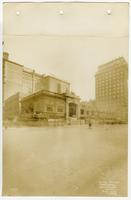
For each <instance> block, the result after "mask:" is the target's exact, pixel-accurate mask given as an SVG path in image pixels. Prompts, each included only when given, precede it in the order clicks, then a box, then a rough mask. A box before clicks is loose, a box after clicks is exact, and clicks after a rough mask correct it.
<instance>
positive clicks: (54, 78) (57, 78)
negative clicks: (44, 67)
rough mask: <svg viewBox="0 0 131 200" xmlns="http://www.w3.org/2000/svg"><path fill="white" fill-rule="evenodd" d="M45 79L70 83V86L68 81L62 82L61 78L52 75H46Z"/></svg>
mask: <svg viewBox="0 0 131 200" xmlns="http://www.w3.org/2000/svg"><path fill="white" fill-rule="evenodd" d="M44 77H45V78H48V77H49V78H53V79H56V80H59V81H61V82H64V83H68V84H70V83H69V82H68V81H65V80H62V79H59V78H57V77H55V76H51V75H45V76H44Z"/></svg>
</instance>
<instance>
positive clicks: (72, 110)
mask: <svg viewBox="0 0 131 200" xmlns="http://www.w3.org/2000/svg"><path fill="white" fill-rule="evenodd" d="M76 106H77V105H76V104H75V103H69V116H70V117H76Z"/></svg>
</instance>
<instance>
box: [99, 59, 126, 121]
mask: <svg viewBox="0 0 131 200" xmlns="http://www.w3.org/2000/svg"><path fill="white" fill-rule="evenodd" d="M95 89H96V103H97V107H98V109H99V110H100V111H104V112H106V113H107V114H110V115H111V114H112V117H115V118H117V119H122V120H127V110H128V64H127V62H126V61H125V59H124V58H123V57H120V58H117V59H115V60H113V61H111V62H108V63H106V64H104V65H101V66H99V67H98V71H97V73H96V75H95Z"/></svg>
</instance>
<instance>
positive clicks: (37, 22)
mask: <svg viewBox="0 0 131 200" xmlns="http://www.w3.org/2000/svg"><path fill="white" fill-rule="evenodd" d="M108 9H110V10H111V11H112V12H111V15H108V14H107V12H106V11H107V10H108ZM61 10H62V11H63V14H62V15H61V14H60V11H61ZM16 13H17V14H16ZM3 14H4V17H3V19H4V28H3V31H4V51H7V52H9V54H10V60H13V61H15V62H18V63H20V64H23V65H25V66H26V67H30V68H33V69H35V70H36V71H37V72H39V73H42V74H49V73H50V74H54V75H56V76H57V77H59V78H60V79H64V80H67V81H69V82H70V83H71V89H72V90H73V91H74V92H75V93H76V94H77V95H79V96H80V97H81V98H82V100H89V99H94V98H95V73H96V71H97V68H98V66H99V65H101V64H104V63H106V62H108V61H111V60H112V59H115V58H117V57H120V56H123V57H124V58H125V59H126V60H127V61H128V4H127V3H5V4H4V11H3Z"/></svg>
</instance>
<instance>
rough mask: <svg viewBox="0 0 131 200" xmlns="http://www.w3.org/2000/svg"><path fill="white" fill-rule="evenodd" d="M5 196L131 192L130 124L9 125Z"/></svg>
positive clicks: (4, 152) (4, 185)
mask: <svg viewBox="0 0 131 200" xmlns="http://www.w3.org/2000/svg"><path fill="white" fill-rule="evenodd" d="M3 135H4V137H3V139H4V141H3V158H4V166H3V195H7V196H16V195H18V196H25V195H26V196H36V195H37V196H46V195H50V196H52V195H53V196H65V195H66V196H127V148H128V146H127V143H128V142H127V125H94V126H93V127H92V128H91V129H89V128H88V125H71V126H62V127H40V128H39V127H23V128H6V129H4V131H3Z"/></svg>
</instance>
